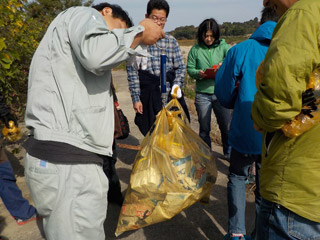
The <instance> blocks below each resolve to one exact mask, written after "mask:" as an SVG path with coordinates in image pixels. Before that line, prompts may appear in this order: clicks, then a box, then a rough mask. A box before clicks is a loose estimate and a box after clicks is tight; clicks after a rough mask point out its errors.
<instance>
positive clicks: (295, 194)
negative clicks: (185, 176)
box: [251, 0, 320, 240]
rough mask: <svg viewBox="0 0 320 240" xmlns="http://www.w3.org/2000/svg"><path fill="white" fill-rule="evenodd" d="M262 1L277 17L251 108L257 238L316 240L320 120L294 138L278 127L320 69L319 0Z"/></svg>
mask: <svg viewBox="0 0 320 240" xmlns="http://www.w3.org/2000/svg"><path fill="white" fill-rule="evenodd" d="M264 4H265V6H270V7H272V8H274V9H276V11H277V14H278V15H281V18H280V19H279V21H278V24H277V26H276V28H275V29H274V32H273V36H272V40H271V44H270V47H269V48H268V51H267V54H266V57H265V59H264V61H263V65H262V66H263V69H264V73H263V74H262V76H263V77H262V81H259V82H261V83H260V85H259V88H258V91H257V93H256V95H255V99H254V102H253V103H252V109H251V111H252V119H253V122H254V124H255V128H256V129H257V130H259V131H261V132H263V135H264V136H263V146H262V164H261V170H260V174H261V178H260V193H261V196H262V201H261V205H260V211H259V214H258V222H257V239H259V240H260V239H262V240H264V239H266V240H270V239H277V240H282V239H286V240H288V239H290V240H291V239H320V148H319V145H320V137H319V136H320V124H319V123H317V124H315V125H314V126H313V127H312V128H311V129H309V130H308V131H306V132H304V133H303V134H301V135H300V136H298V137H287V136H285V135H284V132H283V130H282V128H283V126H284V125H285V124H286V123H287V122H289V121H291V120H293V119H295V117H296V116H297V115H298V114H300V113H301V110H302V106H303V102H304V100H305V99H304V97H303V96H305V94H304V92H305V91H306V87H307V85H308V84H309V83H310V76H311V75H312V73H313V72H314V71H319V69H320V1H319V0H298V1H297V0H264ZM259 68H260V67H259Z"/></svg>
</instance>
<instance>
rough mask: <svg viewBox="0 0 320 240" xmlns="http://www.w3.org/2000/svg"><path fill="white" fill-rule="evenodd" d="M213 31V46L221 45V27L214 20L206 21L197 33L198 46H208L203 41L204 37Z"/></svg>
mask: <svg viewBox="0 0 320 240" xmlns="http://www.w3.org/2000/svg"><path fill="white" fill-rule="evenodd" d="M209 30H211V31H212V33H213V37H214V42H213V44H219V43H220V40H219V38H220V27H219V25H218V23H217V21H216V20H214V19H213V18H208V19H205V20H204V21H203V22H202V23H201V24H200V25H199V27H198V33H197V41H198V44H203V45H206V44H205V42H204V41H203V35H204V34H206V33H207V31H209Z"/></svg>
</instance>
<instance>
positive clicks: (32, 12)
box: [0, 0, 258, 116]
mask: <svg viewBox="0 0 320 240" xmlns="http://www.w3.org/2000/svg"><path fill="white" fill-rule="evenodd" d="M93 1H94V0H33V1H28V0H1V3H0V16H1V18H0V91H1V94H2V95H3V96H4V97H5V99H6V101H7V103H8V104H9V105H10V106H11V107H12V108H13V110H14V111H15V112H16V113H19V114H20V116H23V115H24V109H25V104H26V96H27V84H28V73H29V66H30V63H31V59H32V56H33V54H34V52H35V50H36V48H37V46H38V45H39V43H40V41H41V39H42V37H43V35H44V33H45V31H46V29H47V27H48V25H49V24H50V22H51V21H52V20H53V18H54V17H55V16H56V15H58V14H59V13H60V12H61V11H63V10H65V9H67V8H69V7H71V6H90V5H91V4H92V2H93ZM257 25H258V19H253V20H251V21H248V22H245V23H223V24H222V25H221V30H222V35H243V34H248V33H252V32H253V31H254V29H255V28H256V27H257ZM196 31H197V28H196V27H194V26H185V27H179V28H176V29H175V30H174V31H172V32H171V33H172V34H173V35H174V36H175V37H176V38H177V39H194V38H195V34H196Z"/></svg>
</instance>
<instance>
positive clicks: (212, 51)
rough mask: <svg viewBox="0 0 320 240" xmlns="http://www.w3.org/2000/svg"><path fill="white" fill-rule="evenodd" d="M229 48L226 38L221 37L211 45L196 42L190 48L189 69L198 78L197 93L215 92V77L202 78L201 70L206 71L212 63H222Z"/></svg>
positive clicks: (189, 72)
mask: <svg viewBox="0 0 320 240" xmlns="http://www.w3.org/2000/svg"><path fill="white" fill-rule="evenodd" d="M229 49H230V46H229V44H227V43H226V42H225V40H224V39H221V40H220V43H219V44H214V45H212V46H211V47H207V46H205V45H199V44H195V45H194V46H193V47H192V48H191V49H190V52H189V54H188V62H187V71H188V74H189V75H190V77H192V78H194V79H196V80H197V82H196V92H197V93H208V94H213V92H214V79H202V78H200V77H199V71H200V70H202V71H205V70H206V69H207V68H212V65H217V64H219V63H221V62H222V61H223V60H224V58H225V56H226V55H227V52H228V50H229Z"/></svg>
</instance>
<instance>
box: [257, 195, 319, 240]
mask: <svg viewBox="0 0 320 240" xmlns="http://www.w3.org/2000/svg"><path fill="white" fill-rule="evenodd" d="M315 211H319V209H315ZM256 239H257V240H264V239H265V240H282V239H283V240H290V239H300V240H306V239H312V240H319V239H320V223H317V222H313V221H310V220H308V219H306V218H303V217H301V216H299V215H297V214H295V213H294V212H292V211H290V210H288V209H286V208H284V207H282V206H281V205H279V204H276V203H272V202H269V201H267V200H265V199H262V201H261V206H260V212H259V215H258V221H257V238H256Z"/></svg>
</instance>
